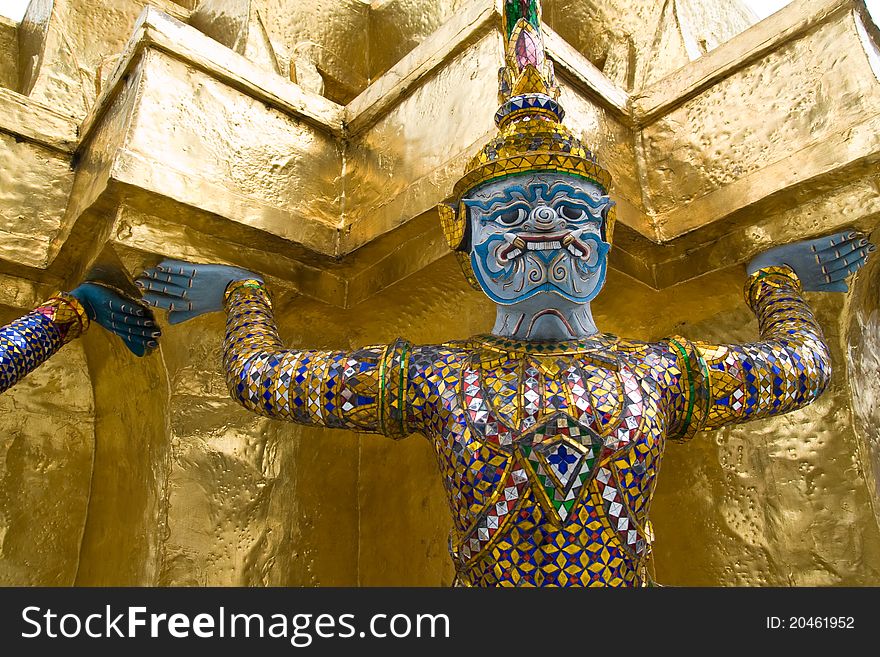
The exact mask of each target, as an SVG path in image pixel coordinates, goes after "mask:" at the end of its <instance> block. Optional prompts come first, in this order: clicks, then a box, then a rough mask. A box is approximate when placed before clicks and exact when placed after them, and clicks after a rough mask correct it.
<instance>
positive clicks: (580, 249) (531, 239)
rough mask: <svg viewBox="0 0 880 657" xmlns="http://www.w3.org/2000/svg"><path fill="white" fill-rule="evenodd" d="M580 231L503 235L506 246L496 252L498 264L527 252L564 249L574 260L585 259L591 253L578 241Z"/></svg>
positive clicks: (585, 245) (588, 247)
mask: <svg viewBox="0 0 880 657" xmlns="http://www.w3.org/2000/svg"><path fill="white" fill-rule="evenodd" d="M582 232H583V230H582V229H577V230H572V231H566V232H564V233H554V234H552V235H528V234H520V235H516V234H514V233H505V235H504V240H505V241H506V242H507V246H506V247H504V248H502V249H500V250H499V252H498V260H499V262H509V261H511V260H514V259H516V258H518V257H520V256H521V255H523V254H524V253H526V252H527V251H555V250H557V249H563V248H564V249H565V250H567V251H568V252H569V253H570V254H571V255H573V256H574V257H575V258H582V259H587V258H589V257H590V253H591V252H592V250H591V248H590V246H589V245H587V244H585V243H584V242H583V241H581V239H580V235H581V233H582Z"/></svg>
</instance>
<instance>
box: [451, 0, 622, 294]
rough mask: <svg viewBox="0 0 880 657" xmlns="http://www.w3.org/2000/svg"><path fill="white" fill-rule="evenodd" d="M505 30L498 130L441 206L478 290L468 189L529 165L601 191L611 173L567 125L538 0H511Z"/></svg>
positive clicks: (607, 228)
mask: <svg viewBox="0 0 880 657" xmlns="http://www.w3.org/2000/svg"><path fill="white" fill-rule="evenodd" d="M503 23H504V24H503V29H504V37H505V39H506V41H505V66H504V67H502V68H501V70H500V72H499V78H500V84H499V95H500V98H501V107H499V108H498V111H497V112H495V125H497V126H498V136H497V137H495V138H494V139H492V140H490V141H489V143H487V144H486V145H485V146H483V148H482V149H481V150H480V152H479V153H478V154H477V155H476V156H475V157H474V158H473V159H471V161H470V162H468V164H467V167H466V168H465V173H464V177H463V178H462V179H461V180H459V181H458V183H457V184H456V185H455V189H454V191H453V198H454V205H447V204H441V205H440V219H441V223H442V226H443V234H444V235H445V236H446V241H447V242H448V243H449V246H450V247H451V248H452V249H453V251H455V253H456V256H457V257H458V260H459V263H460V264H461V267H462V270H463V271H464V273H465V276H466V277H467V279H468V281H469V282H470V283H471V285H473V286H475V287H477V288H478V289H479V285H477V282H476V279H475V277H474V274H473V270H472V269H471V264H470V259H469V257H468V255H467V254H466V253H464V252H463V251H462V249H467V247H468V245H467V244H466V243H465V242H466V240H465V235H466V233H467V221H468V220H467V211H466V209H465V207H464V205H463V204H462V202H461V200H462V198H463V197H464V196H465V194H466V193H467V192H469V191H470V190H472V189H474V188H475V187H477V186H478V185H481V184H483V183H485V182H488V181H490V180H497V179H499V178H503V177H505V176H509V175H513V174H517V173H526V172H532V171H557V172H560V173H567V174H571V175H575V176H579V177H581V178H584V179H587V180H590V181H592V182H594V183H596V184H597V185H599V186H600V187H601V188H602V189H603V191H605V192H606V193H607V190H608V188H609V186H610V184H611V176H610V174H609V173H608V172H607V171H606V170H605V169H603V168H602V167H601V166H599V163H598V162H597V160H596V156H595V155H593V153H592V152H591V151H590V150H589V149H588V148H587V147H586V146H584V144H583V143H581V141H580V140H579V139H578V138H577V137H575V136H574V135H573V134H572V133H571V132H570V131H569V130H568V128H566V127H565V126H564V125H562V118H563V117H564V116H565V111H564V110H563V109H562V106H561V105H560V104H559V102H558V101H557V99H558V97H559V87H558V86H557V85H556V75H555V74H554V72H553V62H551V61H550V60H549V59H548V58H547V55H546V54H545V52H544V37H543V36H542V34H541V3H540V0H506V1H505V3H504V16H503ZM614 223H615V215H614V208H613V206H612V208H611V209H610V210H609V212H608V216H607V217H606V220H605V225H604V227H603V228H604V236H605V240H606V241H607V242H609V243H610V242H611V238H612V235H613V233H614Z"/></svg>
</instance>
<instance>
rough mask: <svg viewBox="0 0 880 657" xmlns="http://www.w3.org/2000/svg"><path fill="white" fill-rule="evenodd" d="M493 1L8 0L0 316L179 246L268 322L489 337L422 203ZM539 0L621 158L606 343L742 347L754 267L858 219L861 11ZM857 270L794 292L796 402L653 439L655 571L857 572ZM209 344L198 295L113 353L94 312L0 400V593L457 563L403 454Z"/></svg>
mask: <svg viewBox="0 0 880 657" xmlns="http://www.w3.org/2000/svg"><path fill="white" fill-rule="evenodd" d="M501 5H502V3H500V2H497V1H496V0H446V1H443V2H436V1H431V0H376V1H373V2H368V1H366V0H324V1H323V2H314V1H308V0H305V1H301V2H284V1H282V0H201V1H199V0H180V1H179V2H172V0H149V1H148V0H117V1H115V2H113V3H102V2H97V0H31V2H30V4H29V6H28V9H27V11H26V13H25V16H24V18H23V20H22V21H21V22H20V23H16V22H13V21H10V20H7V19H2V18H0V162H2V166H0V311H2V313H0V314H2V317H0V321H3V322H4V323H5V322H6V321H9V320H11V319H12V318H14V317H17V316H19V315H20V314H21V313H22V311H24V310H27V309H30V308H32V307H33V306H34V305H35V304H36V303H37V302H39V301H40V300H42V299H44V298H46V297H48V296H49V295H50V294H51V293H52V292H53V291H54V290H57V289H70V288H71V287H72V286H73V285H75V284H76V283H77V282H78V281H79V280H81V279H82V278H83V276H84V275H86V274H87V273H94V272H99V273H101V274H102V275H103V276H105V277H115V278H116V280H117V283H118V284H119V285H120V286H125V285H128V284H130V280H131V278H132V277H133V276H135V275H137V274H138V273H139V272H140V271H142V270H143V269H144V267H147V266H151V265H154V264H155V263H157V262H158V261H159V260H160V259H161V258H163V257H165V256H170V257H174V258H180V259H186V260H193V261H198V262H222V263H226V264H230V265H236V266H241V267H247V268H249V269H254V270H258V271H260V272H261V273H263V274H265V275H266V276H267V280H268V281H269V282H270V283H271V285H272V288H273V290H275V291H277V292H278V294H277V295H276V298H275V299H274V304H275V312H276V317H277V318H278V320H279V323H280V325H281V330H282V333H283V335H284V338H285V340H286V341H287V342H289V343H291V344H308V345H309V346H310V347H317V348H348V347H354V346H358V345H363V344H375V343H383V342H387V341H389V340H391V339H393V338H395V337H396V336H397V335H406V336H407V337H408V338H409V339H410V340H413V341H414V342H422V343H428V342H437V341H440V340H446V339H449V338H455V337H461V338H464V337H467V336H469V335H471V334H474V333H478V332H481V331H485V330H486V329H487V328H488V327H489V326H491V324H492V320H493V315H494V314H493V309H492V308H490V307H487V306H485V305H484V303H483V302H482V299H481V296H480V294H479V293H478V292H476V291H474V290H472V289H471V288H470V287H469V286H468V284H467V283H466V281H464V280H463V279H462V277H461V273H460V271H459V269H458V263H457V261H456V259H455V257H454V255H453V253H452V252H451V251H450V248H449V246H448V244H447V242H446V240H445V239H444V235H443V232H442V230H441V227H440V221H439V217H438V214H439V211H438V206H440V205H441V204H443V203H444V202H447V201H449V199H450V198H452V195H453V187H454V185H455V183H456V181H458V180H459V178H460V177H461V175H462V172H463V171H464V170H465V166H466V164H467V163H468V162H469V161H470V160H471V159H472V158H473V157H474V156H475V155H476V154H477V152H478V151H479V149H480V147H481V146H482V145H483V144H484V143H485V142H486V141H487V139H488V138H489V137H491V136H493V135H494V133H495V124H494V122H493V118H494V109H493V108H495V107H497V105H498V103H497V93H498V71H499V68H500V67H502V66H504V59H505V50H504V38H503V35H502V30H503V27H502V26H503V21H502V16H501ZM543 5H544V10H543V12H544V13H543V21H544V24H543V26H542V32H543V35H544V42H545V46H546V51H547V55H548V56H549V59H550V60H551V61H552V64H553V70H554V71H555V77H556V81H557V83H558V87H559V99H560V102H561V103H562V104H563V105H564V106H565V110H566V113H567V119H566V124H567V125H568V126H569V128H570V129H571V130H572V132H573V133H575V134H574V136H575V137H576V138H577V139H579V140H580V141H582V142H583V143H584V144H589V145H590V146H591V148H593V149H594V152H596V153H598V154H600V158H601V165H602V167H604V168H605V169H607V171H608V173H609V174H610V177H611V178H612V179H613V181H614V182H613V184H612V185H611V190H610V191H611V194H612V195H613V197H614V200H615V201H616V203H617V206H616V210H617V223H616V229H615V233H614V250H613V251H612V253H611V256H610V257H611V260H610V264H611V266H612V269H613V271H612V272H611V273H610V274H609V277H608V288H607V289H608V291H607V292H606V293H605V294H603V295H601V296H600V297H599V298H598V299H597V300H596V302H595V303H594V306H593V311H594V314H595V316H596V321H597V324H599V325H601V326H602V328H603V329H604V330H607V331H610V332H613V333H617V334H624V335H627V336H631V337H634V338H644V339H650V338H656V337H660V336H664V335H672V334H678V335H683V336H688V335H689V334H694V335H698V336H700V337H703V338H709V339H711V338H715V337H721V336H723V337H724V338H725V339H728V340H729V339H734V340H743V341H745V340H747V339H749V338H750V337H752V336H753V335H754V334H755V330H756V329H755V322H754V320H753V319H751V313H750V312H749V310H748V308H747V307H746V306H745V304H744V303H743V301H742V298H741V282H742V279H743V265H744V263H745V262H746V261H748V260H749V259H750V258H751V257H752V256H754V255H755V254H756V253H758V252H759V251H762V250H764V249H766V248H767V247H769V246H772V245H775V244H783V243H786V242H790V241H794V240H796V239H802V238H807V237H813V236H818V235H822V234H825V233H828V232H831V231H835V230H843V229H846V228H853V229H859V230H862V231H864V232H866V233H871V232H872V231H873V230H874V228H875V226H876V225H877V220H878V218H880V177H878V173H877V172H878V168H877V163H878V160H880V30H878V28H877V26H876V25H875V24H874V23H873V21H872V19H871V17H870V15H869V14H868V12H867V10H866V7H865V4H864V2H863V0H796V1H795V2H792V3H791V4H790V5H788V6H786V7H785V8H784V9H782V10H781V11H779V12H778V13H776V14H774V15H772V16H770V17H769V18H767V19H765V20H762V21H757V19H756V18H755V17H754V16H753V15H752V14H751V13H750V12H749V11H748V10H747V9H746V8H745V7H744V5H743V4H742V3H741V2H739V1H738V0H716V1H709V0H636V1H626V2H625V1H624V0H578V1H573V0H545V2H544V3H543ZM878 270H880V265H878V261H877V259H876V258H874V260H873V261H869V264H868V265H867V266H866V267H865V269H864V270H863V271H861V272H860V273H859V274H858V276H857V278H856V279H855V280H854V281H851V283H850V292H849V293H848V294H847V295H837V296H834V297H833V298H831V297H830V296H827V295H826V296H819V295H815V296H811V297H810V301H811V304H813V306H814V308H816V309H817V315H818V318H819V320H820V322H821V324H822V328H823V330H824V332H825V334H826V336H827V337H828V339H829V342H830V344H831V348H832V360H833V363H834V368H835V369H834V376H833V379H832V384H831V388H830V389H829V391H828V392H827V393H826V394H825V396H823V397H822V398H821V400H820V401H818V402H817V403H816V404H814V405H812V406H810V407H808V408H805V409H803V410H801V411H797V412H795V413H792V414H790V415H785V416H782V417H779V418H776V419H772V420H762V421H757V422H754V423H751V424H748V425H745V426H737V427H731V428H725V429H722V430H720V431H718V432H715V433H713V434H711V435H703V436H697V437H696V438H695V439H694V440H693V441H691V442H690V443H688V444H687V445H674V446H671V447H670V448H669V449H668V451H667V454H666V456H665V467H664V470H663V474H662V476H661V481H660V484H659V488H658V491H657V494H656V497H655V501H654V506H653V511H652V520H653V523H654V528H655V532H656V542H655V544H654V554H655V565H656V571H657V572H656V575H657V579H658V580H659V581H660V582H662V583H665V584H675V585H783V586H784V585H877V584H878V583H880V528H878V521H880V439H878V432H877V426H878V424H880V406H878V405H877V403H876V401H875V400H877V399H878V395H880V383H878V381H880V377H878V370H880V355H878V354H880V352H878V345H880V271H878ZM635 310H637V312H636V311H635ZM680 317H688V318H690V319H689V321H688V322H687V323H681V322H680V321H679V318H680ZM353 318H356V321H353ZM222 336H223V318H222V317H218V316H216V315H212V316H205V317H201V318H199V319H197V320H194V321H192V322H190V323H188V324H186V326H185V327H176V328H175V327H173V326H167V325H166V326H163V337H162V341H161V346H160V349H159V350H158V351H157V352H156V353H154V354H153V355H151V356H149V357H147V358H143V359H137V358H135V357H133V356H131V355H130V354H129V353H128V352H127V351H126V350H125V348H124V347H123V345H122V344H121V342H119V341H118V340H116V339H115V338H112V337H111V336H109V334H106V333H102V332H98V331H92V332H89V333H88V334H87V335H86V337H85V338H84V339H83V340H80V341H77V342H75V343H71V344H70V345H68V346H66V347H65V348H64V350H63V351H62V352H61V353H60V354H59V355H58V357H57V358H54V359H53V360H52V361H50V362H49V363H47V364H46V365H45V366H43V367H42V368H40V369H39V370H37V371H36V372H35V373H34V374H33V375H31V376H29V377H28V378H27V379H25V380H24V381H22V383H20V384H19V385H18V386H16V387H15V388H14V389H12V390H10V391H8V392H7V393H5V394H3V395H2V396H0V429H2V430H0V584H4V585H247V586H257V585H447V584H449V583H450V582H451V580H452V575H453V566H452V563H451V561H450V560H449V557H448V554H447V550H446V542H447V535H448V532H449V528H450V524H451V520H450V518H449V512H448V509H447V506H446V502H445V500H444V495H443V492H442V487H441V483H440V481H439V480H438V477H437V475H436V465H435V463H434V458H435V457H434V455H433V454H432V452H431V450H430V447H429V445H428V443H426V442H424V441H418V440H412V439H409V440H404V441H402V442H400V443H391V441H385V440H382V439H381V438H377V437H375V436H370V435H358V434H355V433H352V432H347V431H339V430H337V431H329V430H324V429H318V428H309V427H303V426H297V425H292V424H282V423H278V422H274V421H272V420H268V419H265V418H259V417H256V416H253V415H250V414H248V413H246V412H245V411H244V410H243V409H241V408H240V407H239V406H237V405H236V404H235V402H234V401H232V400H231V399H229V397H228V393H227V390H226V384H225V382H224V379H223V372H222V365H221V352H222Z"/></svg>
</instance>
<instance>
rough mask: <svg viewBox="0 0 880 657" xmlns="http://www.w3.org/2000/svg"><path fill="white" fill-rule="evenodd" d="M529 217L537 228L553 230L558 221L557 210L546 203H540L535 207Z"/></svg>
mask: <svg viewBox="0 0 880 657" xmlns="http://www.w3.org/2000/svg"><path fill="white" fill-rule="evenodd" d="M529 218H530V219H531V220H532V226H533V227H534V229H535V230H553V229H554V228H556V223H557V221H558V217H557V215H556V211H555V210H554V209H553V208H550V207H547V206H546V205H539V206H538V207H536V208H535V209H533V210H532V212H531V215H530V216H529Z"/></svg>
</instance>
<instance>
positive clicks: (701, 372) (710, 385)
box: [669, 233, 874, 439]
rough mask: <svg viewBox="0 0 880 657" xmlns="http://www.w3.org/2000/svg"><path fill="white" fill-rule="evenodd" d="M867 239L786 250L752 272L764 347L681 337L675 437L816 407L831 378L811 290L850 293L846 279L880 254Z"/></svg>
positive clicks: (852, 237) (829, 240)
mask: <svg viewBox="0 0 880 657" xmlns="http://www.w3.org/2000/svg"><path fill="white" fill-rule="evenodd" d="M873 249H874V247H873V245H870V244H868V242H867V240H866V239H865V238H864V236H863V235H860V234H857V233H839V234H837V235H833V236H831V237H824V238H820V239H818V240H809V241H805V242H798V243H795V244H790V245H786V246H783V247H778V248H775V249H772V250H770V251H767V252H766V253H764V254H762V255H760V256H758V257H757V258H755V260H753V261H752V262H751V263H750V264H749V267H748V270H749V273H750V276H749V279H748V281H747V283H746V288H745V296H746V301H747V303H748V304H749V306H750V307H751V308H752V310H753V311H754V312H755V315H756V316H757V318H758V327H759V330H760V333H761V338H762V340H761V341H759V342H754V343H749V344H710V343H707V342H698V341H690V340H686V339H684V338H680V337H675V338H671V339H670V340H669V344H670V347H671V348H672V351H673V352H674V353H675V354H676V355H677V357H678V364H679V368H680V369H681V371H682V376H681V379H680V383H679V389H680V391H681V394H680V395H679V396H678V397H677V399H675V400H673V401H672V402H671V403H672V406H673V408H674V413H673V416H674V417H673V419H672V425H673V431H672V437H673V438H680V439H688V438H690V437H692V436H693V435H694V434H695V433H696V432H697V431H699V430H703V429H716V428H718V427H720V426H722V425H724V424H728V423H735V422H747V421H749V420H752V419H757V418H762V417H767V416H770V415H777V414H780V413H787V412H789V411H793V410H795V409H798V408H801V407H803V406H806V405H807V404H809V403H811V402H812V401H813V400H815V399H816V398H817V397H818V396H819V395H820V394H822V392H823V391H824V390H825V388H826V387H827V386H828V383H829V381H830V379H831V358H830V354H829V350H828V345H827V343H826V342H825V338H824V336H823V334H822V329H821V327H820V326H819V324H818V323H817V321H816V319H815V317H814V316H813V312H812V310H811V309H810V307H809V305H808V304H807V302H806V301H805V300H804V297H803V292H804V291H805V290H806V291H829V292H838V291H840V292H842V291H846V289H847V287H846V282H845V278H846V277H847V276H848V275H850V274H852V273H853V272H855V271H856V270H857V269H858V268H859V267H861V266H862V265H863V264H864V262H865V259H866V258H867V255H868V253H870V252H871V251H873Z"/></svg>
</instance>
